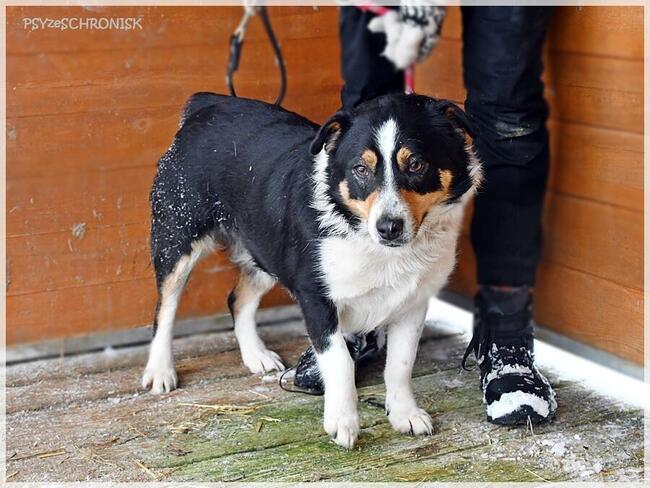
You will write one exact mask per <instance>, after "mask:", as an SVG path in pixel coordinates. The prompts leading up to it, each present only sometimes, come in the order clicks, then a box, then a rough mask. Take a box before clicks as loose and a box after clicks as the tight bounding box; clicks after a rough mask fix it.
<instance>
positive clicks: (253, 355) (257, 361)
mask: <svg viewBox="0 0 650 488" xmlns="http://www.w3.org/2000/svg"><path fill="white" fill-rule="evenodd" d="M241 358H242V361H244V364H245V365H246V367H247V368H248V369H250V370H251V373H253V374H263V373H268V372H270V371H274V370H277V371H284V370H285V369H286V368H285V367H284V364H282V359H280V356H278V355H277V354H276V353H275V352H273V351H270V350H268V349H266V348H243V347H242V348H241Z"/></svg>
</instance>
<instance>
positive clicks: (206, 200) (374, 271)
mask: <svg viewBox="0 0 650 488" xmlns="http://www.w3.org/2000/svg"><path fill="white" fill-rule="evenodd" d="M473 137H474V131H473V129H472V127H471V124H470V121H469V120H468V118H467V117H466V115H465V113H464V112H463V111H462V110H461V109H460V108H459V107H457V106H456V105H454V104H453V103H452V102H449V101H446V100H436V99H432V98H429V97H425V96H421V95H402V94H394V95H386V96H383V97H379V98H376V99H373V100H371V101H368V102H366V103H364V104H361V105H359V106H358V107H356V108H354V109H352V110H349V111H339V112H337V113H335V114H334V115H333V116H332V117H331V118H330V119H329V120H327V121H326V122H325V123H324V124H323V125H322V126H320V127H319V126H318V125H316V124H314V123H312V122H310V121H309V120H307V119H305V118H303V117H301V116H300V115H297V114H295V113H292V112H289V111H287V110H284V109H282V108H280V107H278V106H274V105H270V104H267V103H264V102H260V101H254V100H247V99H243V98H234V97H228V96H223V95H217V94H214V93H197V94H195V95H193V96H192V97H191V98H190V99H189V101H188V102H187V104H186V106H185V109H184V110H183V114H182V116H181V120H180V130H179V131H178V132H177V134H176V137H175V139H174V141H173V143H172V145H171V146H170V148H169V149H168V151H167V152H166V153H165V154H164V155H163V156H162V157H161V159H160V161H159V163H158V170H157V174H156V176H155V178H154V182H153V187H152V190H151V206H152V224H151V252H152V262H153V266H154V269H155V275H156V281H157V286H158V302H157V306H156V312H155V319H154V324H153V329H154V337H153V340H152V343H151V348H150V354H149V360H148V362H147V366H146V369H145V372H144V376H143V379H142V385H143V387H144V388H148V387H150V386H151V390H152V392H154V393H161V392H167V391H171V390H172V389H174V388H175V387H176V382H177V377H176V372H175V369H174V361H173V355H172V327H173V323H174V316H175V313H176V309H177V305H178V302H179V298H180V296H181V293H182V290H183V288H184V286H185V283H186V282H187V280H188V277H189V275H190V272H191V271H192V268H193V267H194V265H195V264H196V263H197V262H198V261H199V260H200V259H201V258H202V257H203V256H205V255H206V254H208V253H210V252H212V251H213V250H215V249H227V250H228V252H229V256H230V259H231V261H232V262H233V263H235V264H236V265H238V267H239V269H240V270H241V272H240V276H239V281H238V283H237V285H236V286H235V288H234V289H233V291H232V293H231V294H230V297H229V299H228V305H229V308H230V311H231V314H232V317H233V321H234V329H235V335H236V337H237V340H238V343H239V348H240V351H241V357H242V360H243V362H244V364H245V365H246V366H247V367H248V368H249V369H250V371H251V372H253V373H264V372H268V371H272V370H283V369H284V365H283V364H282V360H281V359H280V357H279V356H278V355H277V354H276V353H275V352H273V351H270V350H268V349H267V348H266V346H265V345H264V343H263V342H262V340H261V339H260V337H259V336H258V334H257V331H256V324H255V312H256V310H257V308H258V305H259V303H260V299H261V298H262V296H263V295H264V294H265V293H266V292H268V291H269V290H270V289H271V288H272V287H273V286H274V285H275V284H276V283H278V282H279V283H280V284H282V285H283V286H284V287H285V288H286V289H287V290H288V291H289V292H290V293H291V295H292V296H293V297H294V298H295V299H296V301H297V302H298V303H299V305H300V307H301V309H302V312H303V316H304V320H305V323H306V328H307V332H308V335H309V338H310V340H311V342H312V345H313V347H314V350H315V352H316V359H317V362H318V366H319V369H320V372H321V375H322V380H323V384H324V387H325V398H324V403H325V405H324V428H325V431H326V432H327V433H328V434H330V435H331V436H332V438H333V439H334V441H335V442H336V443H337V444H339V445H341V446H343V447H345V448H352V447H353V445H354V443H355V442H356V439H357V437H358V435H359V416H358V413H357V393H356V386H355V380H354V363H353V361H352V359H351V357H350V354H349V352H348V349H347V347H346V342H345V338H344V337H345V336H346V335H347V334H354V333H363V332H369V331H372V330H374V329H376V328H378V327H385V329H386V335H387V337H386V341H387V357H386V367H385V385H386V401H385V406H386V412H387V415H388V419H389V421H390V424H391V425H392V426H393V428H394V429H396V430H397V431H399V432H403V433H409V434H412V435H419V434H431V433H432V422H431V418H430V417H429V415H428V414H427V413H426V412H425V411H424V410H422V409H420V408H418V406H417V404H416V401H415V398H414V394H413V389H412V387H411V372H412V368H413V363H414V360H415V355H416V352H417V347H418V342H419V338H420V334H421V332H422V328H423V323H424V318H425V314H426V309H427V301H428V299H429V297H431V296H432V295H433V294H435V293H437V292H438V291H439V290H440V288H441V287H442V286H443V285H444V284H445V283H446V281H447V279H448V277H449V275H450V273H451V271H452V269H453V267H454V264H455V257H456V242H457V238H458V234H459V231H460V227H461V221H462V215H463V207H464V206H465V204H466V203H467V201H468V200H469V199H470V198H471V196H472V195H473V194H474V193H475V192H476V189H477V188H478V186H479V184H480V181H481V174H482V173H481V166H480V163H479V161H478V159H477V156H476V155H475V152H474V151H473V149H472V139H473Z"/></svg>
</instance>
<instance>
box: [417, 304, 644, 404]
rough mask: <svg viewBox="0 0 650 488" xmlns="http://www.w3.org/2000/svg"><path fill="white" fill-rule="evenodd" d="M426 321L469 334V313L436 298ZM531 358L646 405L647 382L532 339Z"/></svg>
mask: <svg viewBox="0 0 650 488" xmlns="http://www.w3.org/2000/svg"><path fill="white" fill-rule="evenodd" d="M427 321H428V322H429V323H431V322H435V327H436V328H437V329H440V328H442V329H444V330H448V331H450V332H451V331H455V332H462V333H463V334H464V335H465V336H466V337H467V342H468V343H469V340H470V339H471V337H472V314H471V313H470V312H467V311H465V310H463V309H462V308H460V307H457V306H455V305H452V304H450V303H447V302H443V301H442V300H440V299H438V298H435V297H434V298H431V299H430V300H429V311H428V312H427ZM535 358H536V361H537V364H538V366H540V369H541V370H542V372H544V371H552V372H553V373H555V375H556V376H558V377H559V378H560V379H561V380H566V381H576V382H579V383H581V384H583V385H584V386H585V387H587V388H589V389H590V390H593V391H597V392H598V393H601V394H603V395H605V396H607V397H609V398H612V399H614V400H617V401H619V402H622V403H625V404H627V405H630V406H634V407H640V408H649V407H650V385H648V384H645V383H643V382H642V381H639V380H637V379H634V378H631V377H629V376H627V375H624V374H622V373H619V372H617V371H614V370H612V369H610V368H607V367H604V366H601V365H599V364H597V363H594V362H592V361H589V360H587V359H584V358H582V357H580V356H576V355H575V354H573V353H570V352H568V351H564V350H562V349H559V348H557V347H555V346H552V345H550V344H548V343H545V342H542V341H540V340H539V339H535Z"/></svg>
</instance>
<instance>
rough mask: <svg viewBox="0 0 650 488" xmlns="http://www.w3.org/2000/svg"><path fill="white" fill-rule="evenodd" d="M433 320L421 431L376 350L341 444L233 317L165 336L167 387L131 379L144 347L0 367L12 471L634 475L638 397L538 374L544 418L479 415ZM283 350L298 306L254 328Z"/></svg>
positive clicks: (474, 381)
mask: <svg viewBox="0 0 650 488" xmlns="http://www.w3.org/2000/svg"><path fill="white" fill-rule="evenodd" d="M441 330H442V329H436V328H435V327H433V328H431V329H430V330H429V331H428V332H427V333H426V335H425V337H424V338H423V340H422V344H421V348H420V353H419V356H418V361H417V365H416V368H415V376H416V379H415V381H414V386H415V391H416V392H417V396H418V400H419V403H420V406H422V407H423V408H425V409H426V410H427V411H428V412H429V413H430V414H431V415H432V416H433V419H434V423H435V428H436V432H435V434H434V435H433V436H429V437H418V438H413V437H409V436H403V435H400V434H398V433H395V432H393V431H392V430H391V429H390V426H389V425H388V423H387V420H386V417H385V415H384V411H383V388H382V384H381V364H380V363H381V362H382V361H379V362H378V363H377V364H376V365H372V366H369V367H366V368H364V369H361V370H360V371H359V377H360V378H359V385H360V388H359V397H360V403H359V405H360V415H361V421H362V432H361V437H360V440H359V443H358V446H357V448H355V449H354V450H353V451H352V452H346V451H344V450H343V449H341V448H339V447H338V446H336V445H335V444H333V443H332V442H330V440H329V438H328V437H327V435H326V434H325V433H324V431H323V430H322V427H321V415H322V410H323V406H322V398H321V397H314V396H307V395H302V394H296V393H287V392H285V391H282V390H281V389H280V388H279V387H278V385H277V379H276V376H275V375H267V376H264V377H260V376H253V375H250V374H249V373H248V371H247V370H246V369H245V368H244V367H243V365H242V364H241V361H240V357H239V353H238V350H237V345H236V342H235V338H234V335H233V334H232V333H231V332H230V331H224V332H217V333H211V334H202V335H194V336H190V337H186V338H181V339H177V340H176V342H175V354H176V357H177V366H178V372H179V377H180V388H179V389H178V390H176V391H174V392H172V393H169V394H166V395H162V396H153V395H150V394H148V393H145V392H144V391H143V390H142V389H141V388H140V387H139V382H140V374H141V372H142V368H143V365H144V363H145V360H146V347H145V346H137V347H131V348H124V349H119V350H108V351H104V352H97V353H92V354H85V355H79V356H75V357H72V358H65V359H52V360H43V361H37V362H30V363H23V364H20V365H15V366H9V367H8V368H7V477H8V479H9V481H77V480H104V481H108V480H112V481H152V480H165V481H172V480H184V481H190V480H191V481H242V482H245V481H316V480H331V481H344V480H345V481H413V482H420V481H459V480H462V481H542V480H549V481H550V480H581V481H587V480H592V481H602V480H606V481H614V480H619V481H622V480H639V479H641V477H642V473H643V418H642V415H643V413H642V411H639V410H630V409H629V408H625V407H621V406H618V405H616V404H615V402H613V401H612V400H608V399H606V398H603V397H601V396H599V395H597V394H595V393H593V392H590V391H587V390H585V389H584V388H583V387H581V386H579V385H576V384H573V383H570V382H562V381H559V380H558V378H557V377H554V376H553V375H551V378H550V379H551V380H552V382H553V384H554V386H555V388H556V391H557V397H558V402H559V405H560V406H559V409H558V414H557V420H556V421H555V422H554V423H552V424H550V425H545V426H535V427H534V428H533V429H532V430H531V429H530V428H528V427H520V428H504V427H497V426H494V425H492V424H489V423H487V422H486V421H485V412H484V407H483V405H482V404H481V395H480V392H479V390H478V388H477V386H478V378H477V373H476V372H475V371H472V372H462V373H459V370H458V365H459V361H460V357H461V354H462V351H463V349H464V347H465V339H462V338H461V337H460V336H458V335H452V334H450V333H448V332H447V333H444V332H442V331H441ZM262 335H263V337H264V338H265V340H266V341H267V344H268V345H269V346H270V347H271V348H273V349H275V350H276V351H278V352H279V353H280V355H281V356H282V357H283V358H284V359H285V361H286V362H287V363H288V364H293V363H294V362H295V360H296V359H297V357H298V356H299V354H300V352H301V351H302V350H303V349H304V348H305V346H306V345H307V340H306V338H305V335H304V328H303V326H302V324H301V323H300V322H299V321H295V320H294V321H288V322H286V323H282V324H279V325H274V326H268V327H263V328H262Z"/></svg>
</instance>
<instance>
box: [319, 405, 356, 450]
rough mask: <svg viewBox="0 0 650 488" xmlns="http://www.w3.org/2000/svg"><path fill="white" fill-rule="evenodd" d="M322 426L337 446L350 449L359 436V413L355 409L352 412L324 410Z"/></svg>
mask: <svg viewBox="0 0 650 488" xmlns="http://www.w3.org/2000/svg"><path fill="white" fill-rule="evenodd" d="M323 427H324V428H325V432H327V433H328V434H329V435H330V436H331V437H332V440H333V441H334V442H336V443H337V444H338V445H339V446H341V447H345V448H346V449H352V448H353V447H354V443H355V442H356V441H357V438H358V437H359V430H360V427H359V414H358V413H357V412H356V411H355V412H354V413H343V412H335V413H334V412H333V413H327V412H326V413H325V421H324V422H323Z"/></svg>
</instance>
